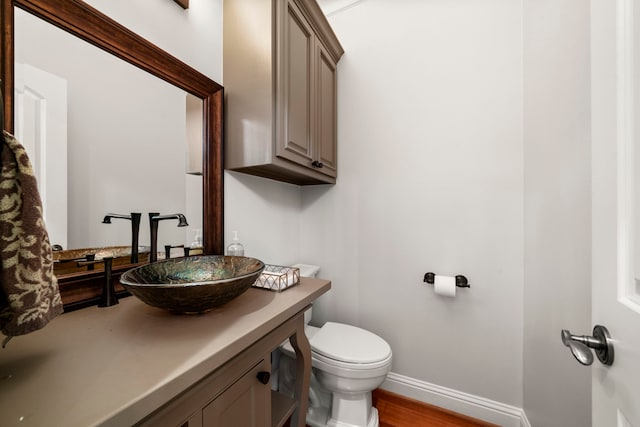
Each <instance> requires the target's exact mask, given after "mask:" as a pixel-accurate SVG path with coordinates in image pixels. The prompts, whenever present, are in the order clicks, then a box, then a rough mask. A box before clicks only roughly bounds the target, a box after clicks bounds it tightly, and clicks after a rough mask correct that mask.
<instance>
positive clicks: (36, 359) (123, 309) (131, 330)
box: [0, 278, 331, 427]
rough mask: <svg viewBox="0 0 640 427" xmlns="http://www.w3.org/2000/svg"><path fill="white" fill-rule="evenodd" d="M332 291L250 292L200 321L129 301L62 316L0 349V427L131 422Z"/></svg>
mask: <svg viewBox="0 0 640 427" xmlns="http://www.w3.org/2000/svg"><path fill="white" fill-rule="evenodd" d="M330 287H331V282H329V281H326V280H320V279H309V278H301V283H300V285H298V286H294V287H292V288H289V289H287V290H285V291H284V292H281V293H276V292H270V291H267V290H263V289H255V288H251V289H249V290H248V291H247V292H245V293H244V294H242V295H241V296H239V297H238V298H236V299H235V300H233V301H231V302H229V303H227V304H225V305H223V306H222V307H219V308H218V309H216V310H213V311H211V312H209V313H205V314H202V315H174V314H170V313H167V312H165V311H163V310H160V309H157V308H153V307H150V306H147V305H146V304H144V303H142V302H141V301H139V300H138V299H137V298H135V297H128V298H123V299H121V300H120V304H118V305H115V306H112V307H108V308H98V307H91V308H86V309H82V310H78V311H74V312H71V313H67V314H63V315H61V316H59V317H57V318H56V319H54V320H53V321H52V322H51V323H50V324H49V325H47V326H46V327H45V328H44V329H42V330H40V331H37V332H34V333H31V334H29V335H25V336H22V337H16V338H14V339H12V340H11V342H9V344H8V345H7V347H6V348H5V349H0V425H1V426H4V427H9V426H20V427H25V426H38V427H40V426H83V427H84V426H90V425H110V426H125V425H132V424H134V423H136V422H138V421H140V420H141V419H142V418H144V417H145V416H146V415H148V414H150V413H151V412H153V411H154V410H155V409H157V408H159V407H160V406H162V405H163V404H165V403H166V402H167V401H169V400H170V399H172V398H173V397H175V396H177V395H178V394H180V393H181V392H183V391H184V390H186V389H187V388H188V387H190V386H191V385H193V384H194V383H195V382H196V381H198V380H200V379H202V378H203V377H204V376H206V375H207V374H209V373H211V372H212V371H214V370H215V369H217V368H219V367H220V366H222V365H223V364H224V363H225V362H227V361H228V360H230V359H231V358H233V357H234V356H235V355H236V354H238V353H239V352H240V351H242V350H243V349H245V348H246V347H248V346H249V345H251V344H252V343H254V342H255V341H256V340H258V339H259V338H261V337H262V336H264V335H265V334H266V333H268V332H270V331H271V330H273V329H274V328H276V327H277V326H279V325H280V324H282V323H283V322H284V321H286V320H287V319H289V318H290V317H291V316H293V315H295V314H296V313H298V312H299V311H300V310H302V309H303V308H305V307H306V306H307V305H309V304H311V302H313V301H314V300H315V299H317V298H318V297H319V296H320V295H322V294H323V293H325V292H327V291H328V290H329V289H330Z"/></svg>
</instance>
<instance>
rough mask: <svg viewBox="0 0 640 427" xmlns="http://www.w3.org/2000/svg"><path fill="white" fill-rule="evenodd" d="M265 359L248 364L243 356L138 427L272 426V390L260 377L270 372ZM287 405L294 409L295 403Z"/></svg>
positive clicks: (249, 360) (248, 361)
mask: <svg viewBox="0 0 640 427" xmlns="http://www.w3.org/2000/svg"><path fill="white" fill-rule="evenodd" d="M268 356H269V355H267V357H265V358H262V359H261V360H260V361H258V362H257V363H251V361H252V360H253V359H252V358H251V357H248V356H247V355H245V357H242V358H240V359H239V360H237V361H234V362H232V363H230V364H229V366H227V367H226V368H225V369H223V370H222V371H220V372H218V373H214V374H213V375H211V376H209V377H208V378H205V379H204V380H202V381H201V382H200V383H199V384H197V385H196V386H194V387H193V388H192V389H191V390H189V391H187V392H185V393H184V394H183V395H181V396H179V397H178V398H177V399H176V400H174V401H173V402H171V403H169V404H167V405H165V406H164V407H163V408H162V409H160V410H159V411H158V412H156V413H155V414H153V415H152V416H151V417H149V418H147V419H146V420H144V421H143V422H142V423H140V424H139V426H147V427H152V426H153V427H159V426H166V427H221V426H244V427H272V426H271V387H270V383H269V382H268V381H267V382H266V383H264V378H265V377H264V376H262V375H264V374H265V373H269V371H270V363H269V358H268ZM261 379H262V381H261ZM290 404H291V407H292V408H293V406H294V401H293V400H291V401H290ZM289 415H290V413H289ZM283 421H284V420H283Z"/></svg>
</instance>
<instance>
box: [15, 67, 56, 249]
mask: <svg viewBox="0 0 640 427" xmlns="http://www.w3.org/2000/svg"><path fill="white" fill-rule="evenodd" d="M14 108H15V111H14V113H15V132H14V133H15V136H16V138H17V139H18V141H20V143H21V144H22V145H23V146H24V148H25V150H27V154H28V155H29V160H30V161H31V164H32V166H33V172H34V174H35V176H36V180H37V182H38V191H39V192H40V198H41V199H42V207H43V216H44V221H45V223H46V225H47V231H48V233H49V240H51V243H52V244H58V245H61V246H62V247H64V248H65V249H67V81H66V80H64V79H62V78H60V77H58V76H55V75H53V74H51V73H48V72H46V71H43V70H41V69H39V68H36V67H34V66H31V65H29V64H20V63H16V64H15V107H14Z"/></svg>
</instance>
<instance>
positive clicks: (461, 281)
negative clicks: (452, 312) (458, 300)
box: [423, 272, 471, 288]
mask: <svg viewBox="0 0 640 427" xmlns="http://www.w3.org/2000/svg"><path fill="white" fill-rule="evenodd" d="M435 281H436V273H431V272H429V273H425V274H424V280H423V282H425V283H429V284H431V285H433V284H434V283H435ZM456 287H458V288H470V287H471V285H470V284H469V281H468V280H467V278H466V277H464V276H463V275H461V274H459V275H457V276H456Z"/></svg>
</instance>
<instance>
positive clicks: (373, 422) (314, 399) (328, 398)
mask: <svg viewBox="0 0 640 427" xmlns="http://www.w3.org/2000/svg"><path fill="white" fill-rule="evenodd" d="M296 266H297V267H299V268H300V275H301V276H306V277H314V276H315V275H316V274H317V271H318V270H319V268H318V267H315V266H307V265H300V264H298V265H296ZM310 320H311V309H309V310H308V311H307V312H306V313H305V321H306V323H307V325H306V327H305V331H306V334H307V338H308V339H309V343H310V344H311V355H312V372H311V385H310V389H309V410H308V412H307V424H308V425H309V426H311V427H325V426H328V427H378V425H379V420H378V411H377V409H376V408H374V407H372V404H371V392H372V391H373V390H374V389H375V388H377V387H378V386H380V385H381V384H382V383H383V382H384V380H385V378H386V376H387V373H388V372H389V370H390V369H391V347H389V344H387V342H386V341H385V340H383V339H382V338H380V337H379V336H377V335H375V334H373V333H371V332H369V331H366V330H364V329H361V328H357V327H355V326H350V325H345V324H342V323H334V322H327V323H325V324H324V325H323V326H322V327H321V328H317V327H314V326H310V325H309V321H310ZM280 352H281V357H280V360H279V381H278V383H279V386H278V387H279V390H280V391H281V392H283V393H285V394H289V395H291V394H292V390H293V381H294V380H295V360H294V358H295V352H294V350H293V348H292V347H291V344H289V342H286V343H284V344H283V345H282V346H281V347H280Z"/></svg>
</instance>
